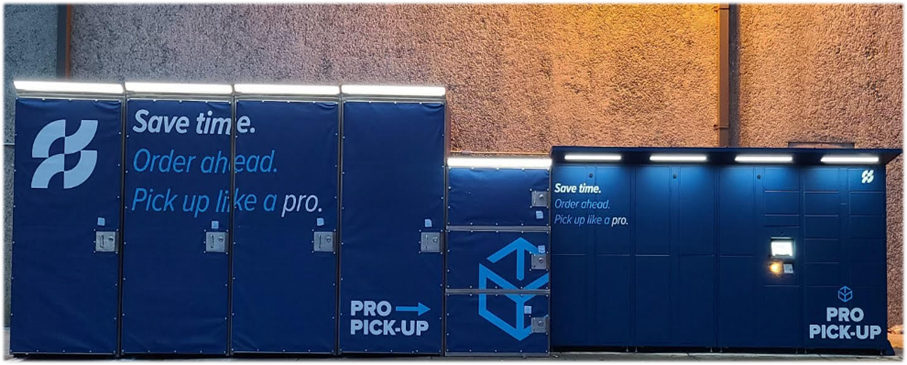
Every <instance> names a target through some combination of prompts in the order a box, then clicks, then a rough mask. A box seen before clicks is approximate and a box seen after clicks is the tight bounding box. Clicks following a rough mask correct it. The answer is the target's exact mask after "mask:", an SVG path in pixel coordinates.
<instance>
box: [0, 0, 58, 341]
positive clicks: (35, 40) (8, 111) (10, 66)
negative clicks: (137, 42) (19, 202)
mask: <svg viewBox="0 0 907 365" xmlns="http://www.w3.org/2000/svg"><path fill="white" fill-rule="evenodd" d="M3 46H4V53H3V56H4V59H3V85H4V89H3V111H4V113H3V120H4V124H3V125H4V129H3V142H4V143H12V142H13V139H14V138H13V133H14V130H13V127H14V123H13V116H14V115H15V114H14V113H15V111H14V107H15V100H16V93H15V90H14V89H13V80H14V79H53V78H55V77H56V75H57V6H56V5H4V6H3ZM3 152H4V158H3V171H4V177H5V179H4V181H3V194H4V199H5V201H6V204H4V207H3V208H4V210H3V220H4V222H5V226H4V229H3V248H4V252H5V256H4V257H5V258H6V260H5V261H4V264H3V267H4V268H5V269H4V278H5V279H4V285H3V287H4V290H5V293H6V295H5V296H4V298H5V299H6V300H5V301H4V303H3V308H4V311H3V313H4V317H3V323H4V325H6V324H8V323H9V297H10V295H9V293H10V292H9V277H10V276H9V275H10V271H9V267H10V256H11V255H10V248H11V247H12V246H11V244H12V234H11V233H12V232H11V231H12V228H11V227H12V221H13V214H12V204H11V203H12V201H13V194H12V192H13V188H12V186H13V173H12V172H13V148H12V146H4V147H3Z"/></svg>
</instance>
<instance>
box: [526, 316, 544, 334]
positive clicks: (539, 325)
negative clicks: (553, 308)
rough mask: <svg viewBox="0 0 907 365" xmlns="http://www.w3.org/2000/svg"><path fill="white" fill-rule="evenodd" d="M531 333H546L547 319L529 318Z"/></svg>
mask: <svg viewBox="0 0 907 365" xmlns="http://www.w3.org/2000/svg"><path fill="white" fill-rule="evenodd" d="M529 323H531V326H532V333H548V317H533V318H530V322H529Z"/></svg>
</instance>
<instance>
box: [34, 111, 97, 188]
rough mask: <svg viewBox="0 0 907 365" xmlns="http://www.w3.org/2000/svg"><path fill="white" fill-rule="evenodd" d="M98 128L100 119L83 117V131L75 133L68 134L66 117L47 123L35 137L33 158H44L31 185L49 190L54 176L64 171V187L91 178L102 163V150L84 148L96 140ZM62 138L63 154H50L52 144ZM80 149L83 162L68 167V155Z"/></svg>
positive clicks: (79, 183)
mask: <svg viewBox="0 0 907 365" xmlns="http://www.w3.org/2000/svg"><path fill="white" fill-rule="evenodd" d="M97 130H98V121H97V120H82V124H81V125H80V126H79V130H78V131H76V133H74V134H73V135H71V136H67V135H66V119H60V120H55V121H53V122H50V124H48V125H46V126H44V128H42V129H41V131H40V132H38V136H37V137H35V144H34V145H33V146H32V150H31V156H32V157H33V158H43V159H44V161H42V162H41V164H40V165H38V168H37V169H35V175H34V176H33V177H32V180H31V187H32V188H33V189H47V185H48V184H49V183H50V179H51V178H52V177H53V176H54V175H56V174H58V173H63V189H71V188H74V187H76V186H79V185H81V184H82V183H84V182H85V180H88V177H89V176H91V173H92V172H93V171H94V167H95V164H96V163H97V162H98V151H83V149H84V148H85V147H87V146H88V144H89V143H90V142H91V140H92V139H94V135H95V133H96V132H97ZM60 138H62V139H63V153H60V154H56V155H53V156H50V146H51V145H52V144H53V143H54V141H56V140H58V139H60ZM76 152H78V153H79V154H80V155H79V163H78V164H77V165H76V167H74V168H73V169H72V170H66V169H65V163H64V158H65V156H66V155H68V154H72V153H76Z"/></svg>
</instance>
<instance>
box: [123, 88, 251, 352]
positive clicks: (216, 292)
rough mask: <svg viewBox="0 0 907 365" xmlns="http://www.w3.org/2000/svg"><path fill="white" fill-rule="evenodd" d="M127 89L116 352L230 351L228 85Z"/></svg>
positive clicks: (230, 203) (230, 126)
mask: <svg viewBox="0 0 907 365" xmlns="http://www.w3.org/2000/svg"><path fill="white" fill-rule="evenodd" d="M220 86H221V87H219V88H216V89H215V90H213V91H212V92H221V93H220V94H212V95H193V94H180V92H182V91H183V90H181V89H173V90H171V91H169V92H168V93H163V92H161V93H157V94H150V93H145V92H143V91H141V89H140V88H139V85H136V86H135V89H133V88H131V84H130V83H128V82H127V83H126V89H127V92H129V94H128V95H127V101H126V104H127V106H126V177H125V183H124V184H125V186H126V188H125V190H126V192H125V193H126V194H125V197H126V199H125V204H124V206H125V208H124V209H125V213H124V237H123V294H122V349H121V351H122V353H124V354H186V355H188V354H195V355H199V354H202V355H220V356H224V355H226V354H227V350H228V348H227V343H228V342H227V341H228V338H227V333H228V316H229V311H228V303H229V301H228V285H229V280H228V270H229V261H228V255H227V254H228V250H229V247H230V245H229V243H228V242H229V240H228V232H229V230H230V207H231V205H232V204H233V202H232V200H231V198H230V195H231V192H230V188H231V175H232V174H231V165H232V162H233V161H232V151H231V138H230V133H231V128H232V123H231V121H232V117H233V113H232V101H231V99H232V95H231V94H232V87H231V86H230V85H220Z"/></svg>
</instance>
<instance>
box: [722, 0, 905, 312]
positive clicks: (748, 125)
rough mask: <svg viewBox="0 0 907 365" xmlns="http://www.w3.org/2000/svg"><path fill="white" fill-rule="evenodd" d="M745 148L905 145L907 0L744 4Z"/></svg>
mask: <svg viewBox="0 0 907 365" xmlns="http://www.w3.org/2000/svg"><path fill="white" fill-rule="evenodd" d="M739 22H740V32H739V34H740V70H739V71H740V79H739V82H740V88H739V90H740V94H739V110H740V126H739V130H740V132H739V138H740V144H741V145H742V146H770V147H784V146H787V143H788V142H790V141H822V142H854V143H855V146H856V147H857V148H903V135H902V133H903V129H902V128H903V120H902V115H903V112H902V108H903V104H902V103H903V102H902V100H903V92H902V90H903V89H902V84H903V58H902V57H903V56H902V54H903V53H902V52H903V44H902V42H903V10H902V7H901V5H797V6H794V5H742V6H740V17H739ZM887 170H888V171H887V173H888V279H889V280H888V282H889V285H888V308H889V318H888V321H889V325H896V324H900V323H902V317H903V266H904V264H903V242H904V237H903V236H902V231H903V217H902V211H903V184H904V182H903V157H899V158H898V159H897V160H895V161H893V162H892V163H891V164H889V165H888V169H887Z"/></svg>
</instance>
